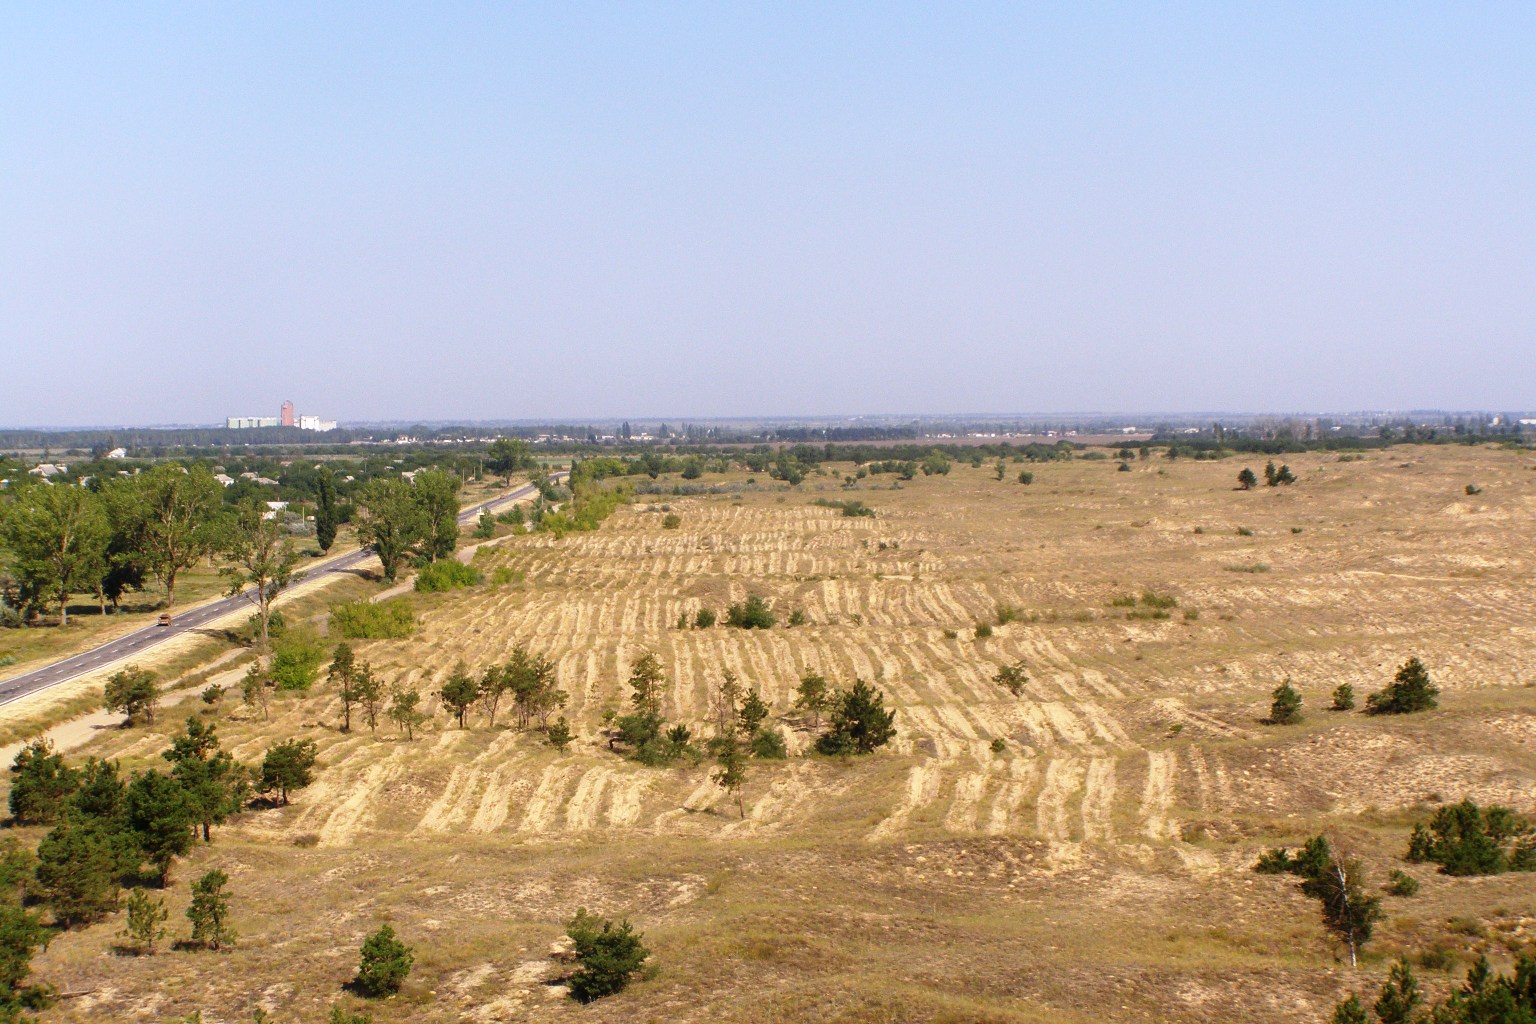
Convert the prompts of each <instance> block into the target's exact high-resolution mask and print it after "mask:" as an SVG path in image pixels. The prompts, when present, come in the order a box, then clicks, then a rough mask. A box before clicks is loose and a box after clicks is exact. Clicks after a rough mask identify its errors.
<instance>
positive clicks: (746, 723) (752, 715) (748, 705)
mask: <svg viewBox="0 0 1536 1024" xmlns="http://www.w3.org/2000/svg"><path fill="white" fill-rule="evenodd" d="M771 711H772V708H771V707H770V706H769V704H768V702H767V701H765V700H763V697H762V694H760V693H758V692H757V687H755V686H754V687H753V688H752V689H750V690H748V691H747V695H746V696H745V697H743V698H742V701H741V707H740V708H739V709H738V711H737V713H736V728H737V729H738V730H739V731H740V732H741V735H742V738H743V739H745V740H747V741H748V742H750V741H751V740H752V738H753V737H755V736H756V735H757V733H758V730H759V729H761V728H762V727H763V722H764V720H766V719H767V717H768V715H769V713H770V712H771Z"/></svg>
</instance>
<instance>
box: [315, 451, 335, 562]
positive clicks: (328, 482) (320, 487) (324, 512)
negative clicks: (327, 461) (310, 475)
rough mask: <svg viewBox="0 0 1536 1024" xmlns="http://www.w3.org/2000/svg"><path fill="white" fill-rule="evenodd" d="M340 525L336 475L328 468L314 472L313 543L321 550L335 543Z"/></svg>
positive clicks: (326, 549) (327, 548) (327, 549)
mask: <svg viewBox="0 0 1536 1024" xmlns="http://www.w3.org/2000/svg"><path fill="white" fill-rule="evenodd" d="M340 526H341V509H340V508H339V507H338V506H337V503H336V476H335V474H333V473H332V472H331V471H330V470H329V469H322V470H320V471H319V472H318V473H316V474H315V543H316V544H317V545H319V547H320V550H321V551H329V550H331V545H332V544H335V543H336V530H337V529H338V528H339V527H340Z"/></svg>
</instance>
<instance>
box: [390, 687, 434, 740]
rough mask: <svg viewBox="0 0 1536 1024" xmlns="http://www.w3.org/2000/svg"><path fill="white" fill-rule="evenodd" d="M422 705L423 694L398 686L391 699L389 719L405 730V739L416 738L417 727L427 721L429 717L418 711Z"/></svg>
mask: <svg viewBox="0 0 1536 1024" xmlns="http://www.w3.org/2000/svg"><path fill="white" fill-rule="evenodd" d="M420 703H421V694H419V693H417V692H416V691H415V690H413V689H411V688H410V687H407V686H397V687H395V689H394V692H393V693H392V694H391V695H390V698H389V718H390V721H392V722H394V723H395V724H396V725H397V726H399V727H400V728H401V729H403V730H405V738H406V739H407V740H414V739H415V738H416V727H417V726H418V725H420V724H421V723H423V722H425V721H426V720H427V716H426V715H424V714H422V713H421V712H420V711H419V710H417V705H419V704H420Z"/></svg>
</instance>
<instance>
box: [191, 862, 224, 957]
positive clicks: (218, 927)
mask: <svg viewBox="0 0 1536 1024" xmlns="http://www.w3.org/2000/svg"><path fill="white" fill-rule="evenodd" d="M228 884H229V876H228V875H226V874H225V873H224V872H222V871H218V870H214V871H210V872H208V873H207V874H205V875H203V877H202V878H199V879H198V880H197V881H195V882H193V883H192V902H191V904H190V905H188V907H187V920H188V921H191V922H192V944H193V945H195V946H201V947H203V948H204V949H223V948H224V947H225V946H233V945H234V944H235V930H234V929H233V928H231V927H230V926H229V897H228V896H226V895H225V894H224V886H226V885H228Z"/></svg>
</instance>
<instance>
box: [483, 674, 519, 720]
mask: <svg viewBox="0 0 1536 1024" xmlns="http://www.w3.org/2000/svg"><path fill="white" fill-rule="evenodd" d="M511 686H512V680H511V678H510V676H509V675H508V674H507V672H506V670H505V669H503V668H502V666H500V665H491V666H490V667H488V668H487V669H486V670H485V671H484V672H482V673H480V685H479V690H480V697H479V700H478V701H477V703H478V704H479V705H480V713H481V714H483V715H484V716H485V724H486V726H487V727H489V728H492V729H494V728H496V712H497V710H498V709H499V708H500V707H501V700H502V698H503V697H505V696H506V695H507V691H508V690H509V689H511Z"/></svg>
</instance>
